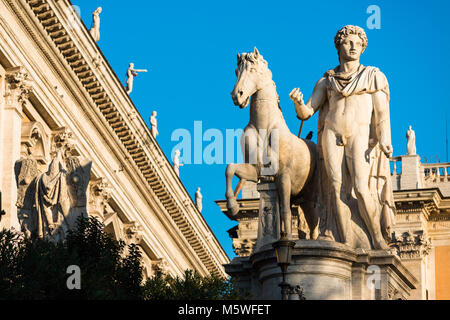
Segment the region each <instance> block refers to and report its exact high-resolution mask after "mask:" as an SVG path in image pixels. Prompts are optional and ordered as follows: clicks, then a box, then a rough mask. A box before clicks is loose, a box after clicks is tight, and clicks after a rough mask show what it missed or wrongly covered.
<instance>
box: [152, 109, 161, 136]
mask: <svg viewBox="0 0 450 320" xmlns="http://www.w3.org/2000/svg"><path fill="white" fill-rule="evenodd" d="M157 115H158V113H157V112H156V111H153V113H152V116H151V117H150V130H151V132H152V136H153V138H155V139H156V137H157V136H158V135H159V132H158V120H157V119H156V116H157Z"/></svg>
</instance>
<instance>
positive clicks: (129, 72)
mask: <svg viewBox="0 0 450 320" xmlns="http://www.w3.org/2000/svg"><path fill="white" fill-rule="evenodd" d="M139 72H148V71H147V69H134V63H130V66H129V67H128V70H127V93H128V94H130V93H131V92H132V91H133V82H134V77H137V75H138V73H139Z"/></svg>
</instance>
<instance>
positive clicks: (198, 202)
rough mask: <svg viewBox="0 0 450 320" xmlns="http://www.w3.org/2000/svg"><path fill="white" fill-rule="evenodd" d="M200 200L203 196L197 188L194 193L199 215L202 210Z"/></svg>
mask: <svg viewBox="0 0 450 320" xmlns="http://www.w3.org/2000/svg"><path fill="white" fill-rule="evenodd" d="M202 199H203V195H202V193H201V192H200V188H197V191H196V192H195V205H196V206H197V209H198V211H200V213H201V212H202V209H203V203H202Z"/></svg>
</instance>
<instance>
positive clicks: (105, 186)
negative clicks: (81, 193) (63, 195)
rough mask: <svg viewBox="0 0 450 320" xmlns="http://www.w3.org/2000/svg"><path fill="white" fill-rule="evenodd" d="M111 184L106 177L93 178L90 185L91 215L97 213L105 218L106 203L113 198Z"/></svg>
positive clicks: (89, 210) (89, 209)
mask: <svg viewBox="0 0 450 320" xmlns="http://www.w3.org/2000/svg"><path fill="white" fill-rule="evenodd" d="M110 189H111V187H110V185H109V183H108V182H107V181H106V179H105V178H99V179H96V180H91V182H90V186H89V208H88V212H89V214H90V215H96V216H98V217H100V218H101V219H102V220H103V218H104V214H105V209H106V205H107V204H108V200H109V199H110V198H111V193H110Z"/></svg>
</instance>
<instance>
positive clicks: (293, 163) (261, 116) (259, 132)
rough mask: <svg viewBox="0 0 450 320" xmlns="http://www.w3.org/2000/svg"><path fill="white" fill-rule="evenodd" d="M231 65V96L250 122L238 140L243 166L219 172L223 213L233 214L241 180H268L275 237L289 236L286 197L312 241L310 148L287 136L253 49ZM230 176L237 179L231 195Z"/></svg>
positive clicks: (312, 147)
mask: <svg viewBox="0 0 450 320" xmlns="http://www.w3.org/2000/svg"><path fill="white" fill-rule="evenodd" d="M237 62H238V68H237V69H236V76H237V81H236V84H235V87H234V90H233V91H232V92H231V95H232V98H233V102H234V104H235V105H236V106H239V107H240V108H241V109H243V108H245V107H247V106H248V104H249V102H250V99H251V102H250V121H249V124H248V125H247V127H246V128H245V130H244V135H243V138H242V139H241V141H242V152H243V155H244V163H243V164H230V165H228V167H227V169H226V173H225V175H226V183H227V191H226V199H227V208H228V214H229V216H234V215H236V214H237V213H238V212H239V204H238V202H237V200H236V198H237V196H238V194H239V192H240V190H241V188H242V186H243V185H244V184H245V182H246V181H253V182H258V180H259V178H261V177H264V176H272V177H273V179H274V182H275V184H276V186H277V189H278V195H279V199H280V215H281V216H280V221H281V230H280V231H281V233H282V234H284V235H285V236H287V237H288V238H291V237H292V223H291V221H292V217H291V198H298V197H301V198H302V199H303V201H302V204H301V207H302V210H303V212H304V214H305V220H306V222H307V223H308V226H309V229H310V239H316V238H317V236H316V235H315V234H314V230H315V229H316V227H317V224H318V221H319V219H318V214H317V213H316V209H315V203H314V197H315V195H316V190H314V187H315V174H314V172H315V169H316V162H317V161H316V160H317V151H316V145H315V144H314V143H313V142H311V141H307V140H302V139H300V138H298V137H297V136H295V135H293V134H292V133H291V132H290V130H289V128H288V126H287V125H286V122H285V120H284V118H283V114H282V112H281V108H280V106H279V97H278V94H277V91H276V86H275V83H274V82H273V80H272V72H271V71H270V70H269V68H268V64H267V62H266V61H265V60H264V59H263V57H262V55H261V54H260V53H259V52H258V49H256V48H255V50H254V52H251V53H243V54H242V55H239V54H238V57H237ZM269 164H270V168H268V167H267V165H269ZM271 171H272V172H271ZM234 176H237V177H238V178H239V179H240V181H239V183H238V185H237V187H236V190H235V191H233V186H232V180H233V177H234Z"/></svg>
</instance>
